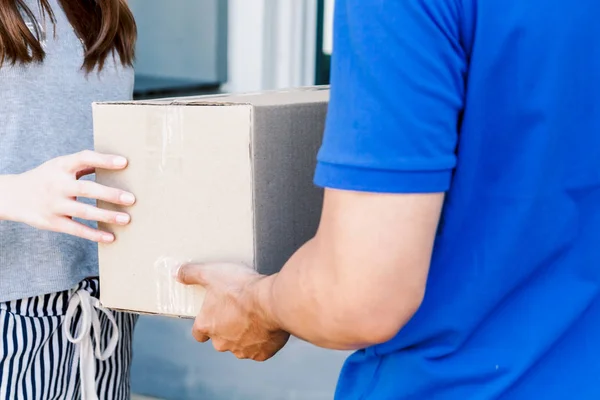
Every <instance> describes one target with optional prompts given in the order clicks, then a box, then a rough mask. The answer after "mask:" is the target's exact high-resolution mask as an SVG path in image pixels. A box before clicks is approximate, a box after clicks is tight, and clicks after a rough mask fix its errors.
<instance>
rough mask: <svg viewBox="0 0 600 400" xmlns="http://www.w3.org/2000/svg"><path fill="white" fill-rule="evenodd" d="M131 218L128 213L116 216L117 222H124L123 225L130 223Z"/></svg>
mask: <svg viewBox="0 0 600 400" xmlns="http://www.w3.org/2000/svg"><path fill="white" fill-rule="evenodd" d="M130 219H131V218H130V217H129V215H127V214H119V215H117V218H116V220H117V223H118V224H123V225H125V224H128V223H129V221H130Z"/></svg>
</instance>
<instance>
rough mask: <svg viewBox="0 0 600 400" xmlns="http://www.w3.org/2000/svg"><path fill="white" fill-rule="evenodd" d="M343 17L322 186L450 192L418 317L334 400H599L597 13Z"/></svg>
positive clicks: (447, 5) (389, 12) (345, 2)
mask: <svg viewBox="0 0 600 400" xmlns="http://www.w3.org/2000/svg"><path fill="white" fill-rule="evenodd" d="M336 7H337V10H336V27H335V30H336V34H335V46H336V50H335V51H336V52H337V53H338V54H340V55H339V56H338V57H337V59H336V56H334V64H333V75H332V80H333V82H332V83H333V85H332V102H331V109H330V117H329V121H328V128H327V129H328V134H327V135H326V139H325V143H324V146H323V149H322V151H321V155H320V167H319V168H320V171H318V173H317V177H316V181H317V183H319V184H322V185H324V186H327V185H328V184H329V186H335V185H330V183H331V182H334V181H335V182H341V181H343V182H346V183H347V185H346V186H344V185H337V186H338V187H339V188H341V189H351V190H352V189H354V190H373V191H383V192H385V191H389V192H435V191H445V190H448V194H447V198H446V203H445V207H444V212H443V217H442V221H441V223H440V227H439V235H438V238H437V240H436V244H435V249H434V253H433V260H432V264H431V270H430V274H429V280H428V285H427V294H426V296H425V300H424V303H423V305H422V306H421V309H420V310H419V311H418V312H417V314H416V315H415V317H414V318H413V319H412V321H410V322H409V324H408V325H407V326H406V327H405V328H404V329H403V330H402V331H401V332H400V333H399V334H398V335H397V337H396V338H395V339H393V340H392V341H390V342H388V343H385V344H382V345H379V346H376V347H374V348H369V349H366V350H364V351H361V352H359V353H356V354H355V355H354V356H352V357H351V358H350V359H349V361H348V363H347V364H346V366H345V368H344V371H343V373H342V376H341V379H340V385H339V389H338V396H337V397H338V398H339V399H344V400H351V399H419V400H421V399H436V400H437V399H441V400H445V399H461V400H462V399H495V398H502V399H527V400H530V399H565V398H574V399H578V400H579V399H598V398H600V385H599V384H598V383H597V379H598V377H600V302H599V301H598V289H599V287H600V245H599V244H600V23H599V21H598V20H599V18H600V2H599V1H597V0H579V1H567V0H550V1H548V0H527V1H525V0H401V1H397V0H394V1H392V0H377V1H373V2H360V1H353V0H338V1H337V4H336ZM374 29H375V30H378V33H373V30H374ZM371 40H374V41H371ZM367 42H368V43H367ZM344 55H348V56H347V57H345V56H344ZM336 82H338V83H337V84H335V83H336ZM344 82H350V83H349V84H347V85H345V84H344ZM355 82H360V83H357V84H356V85H353V84H354V83H355ZM365 82H366V83H365ZM342 113H345V114H346V115H342ZM367 114H368V115H369V116H368V117H365V115H367ZM348 132H350V133H348ZM371 134H373V135H374V134H377V135H385V140H384V141H382V143H386V145H381V144H378V145H373V144H372V143H371V144H367V145H365V142H363V141H365V140H366V139H365V138H366V137H369V135H371ZM344 141H346V144H344V143H343V142H344ZM348 141H350V142H352V143H353V145H352V146H348V145H347V142H348ZM390 143H394V144H396V145H397V146H389V144H390ZM344 146H346V147H344ZM361 146H366V147H361ZM340 149H341V150H340ZM347 149H350V150H347ZM352 151H355V153H352ZM363 155H364V156H363ZM374 160H376V161H374ZM358 169H360V171H358ZM369 171H370V172H373V173H372V174H371V175H368V177H369V178H368V179H370V182H372V187H369V185H368V184H362V183H361V184H360V187H358V186H356V187H353V182H358V180H356V181H353V179H354V178H355V177H357V176H359V175H360V176H362V177H363V178H364V177H367V175H366V173H367V172H368V173H370V172H369ZM361 174H362V175H361ZM377 174H379V175H377ZM390 174H394V177H391V175H390ZM385 179H389V186H386V184H383V183H382V182H384V183H385V182H388V181H385ZM361 182H362V181H361ZM450 182H451V183H450Z"/></svg>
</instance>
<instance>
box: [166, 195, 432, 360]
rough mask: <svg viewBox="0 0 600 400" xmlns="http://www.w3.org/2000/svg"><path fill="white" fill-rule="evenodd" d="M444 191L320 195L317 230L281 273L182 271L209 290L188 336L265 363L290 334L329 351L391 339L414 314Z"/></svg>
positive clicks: (219, 267) (216, 268)
mask: <svg viewBox="0 0 600 400" xmlns="http://www.w3.org/2000/svg"><path fill="white" fill-rule="evenodd" d="M443 199H444V195H443V194H442V193H438V194H375V193H360V192H351V191H337V190H327V191H326V195H325V201H324V208H323V214H322V217H321V223H320V227H319V230H318V232H317V234H316V235H315V237H314V238H313V239H312V240H310V241H309V242H308V243H306V244H305V245H304V246H303V247H302V248H300V249H299V250H298V251H297V252H296V254H294V255H293V256H292V257H291V258H290V260H289V261H288V262H287V263H286V265H285V266H284V267H283V269H282V270H281V272H280V273H278V274H275V275H272V276H269V277H265V276H261V275H258V274H256V273H255V272H254V271H253V270H251V269H250V268H247V267H244V266H237V265H231V264H209V265H206V264H205V265H198V264H197V265H185V266H183V267H181V268H180V269H179V271H178V273H177V277H178V279H179V280H180V281H181V282H183V283H185V284H199V285H202V286H204V287H206V289H207V294H206V299H205V303H204V305H203V307H202V310H201V312H200V314H199V315H198V317H197V318H196V323H195V325H194V331H193V334H194V337H195V338H196V339H197V340H198V341H201V342H205V341H207V340H208V339H212V342H213V345H214V346H215V348H216V349H217V350H219V351H231V352H233V353H234V354H235V355H236V356H237V357H238V358H252V359H254V360H258V361H263V360H266V359H268V358H270V357H271V356H273V355H274V354H275V353H276V352H277V351H278V350H279V349H280V348H281V347H283V346H284V345H285V343H286V342H287V339H288V333H291V334H293V335H294V336H297V337H299V338H302V339H304V340H306V341H309V342H311V343H313V344H315V345H317V346H320V347H325V348H330V349H344V350H349V349H359V348H363V347H367V346H370V345H374V344H378V343H382V342H385V341H387V340H389V339H391V338H392V337H393V336H394V335H395V334H396V333H397V332H398V331H399V330H400V329H401V328H402V327H403V326H404V325H405V324H406V322H408V321H409V320H410V318H411V317H412V316H413V314H414V313H415V312H416V310H417V309H418V308H419V306H420V304H421V301H422V299H423V295H424V292H425V285H426V281H427V274H428V270H429V263H430V258H431V252H432V248H433V242H434V238H435V233H436V230H437V225H438V221H439V217H440V212H441V208H442V203H443Z"/></svg>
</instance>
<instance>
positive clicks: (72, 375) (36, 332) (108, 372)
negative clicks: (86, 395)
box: [0, 279, 137, 400]
mask: <svg viewBox="0 0 600 400" xmlns="http://www.w3.org/2000/svg"><path fill="white" fill-rule="evenodd" d="M79 290H84V291H86V292H88V293H90V295H91V296H92V297H93V298H98V295H99V290H98V281H97V280H96V279H89V280H85V281H83V282H82V283H81V284H80V285H79V287H78V288H76V289H74V290H72V291H65V292H61V293H54V294H48V295H44V296H39V297H33V298H30V299H25V300H16V301H11V302H8V303H0V400H4V399H10V400H12V399H16V400H71V399H81V394H80V392H81V375H80V365H79V361H80V360H79V358H80V351H79V350H80V346H79V345H78V344H73V343H71V342H70V341H69V340H68V339H67V337H66V336H65V333H64V331H63V324H64V322H65V314H66V312H67V309H68V305H69V301H70V300H72V299H73V296H74V295H75V293H76V292H77V291H79ZM113 315H114V319H115V322H116V325H117V326H118V328H119V340H118V343H117V346H116V348H115V351H114V353H113V354H112V356H111V357H110V358H108V359H107V360H106V361H100V360H95V381H96V385H95V386H96V387H95V389H96V393H97V398H99V399H101V400H125V399H129V398H130V392H129V390H130V383H129V369H130V364H131V344H132V343H131V342H132V336H133V330H134V326H135V323H136V321H137V316H136V315H132V314H126V313H117V312H114V313H113ZM98 318H99V321H100V326H101V329H100V336H99V337H100V343H99V344H100V348H102V349H104V348H106V347H107V346H108V345H109V342H110V338H111V337H112V334H113V332H112V326H113V325H112V323H111V322H110V320H109V319H108V317H107V316H106V315H105V314H104V313H98ZM81 322H82V314H81V309H77V311H75V313H74V315H73V318H72V320H71V323H70V325H71V326H70V332H72V333H73V335H74V336H76V333H78V332H79V329H80V328H81ZM92 343H93V346H97V345H98V343H96V340H95V339H92ZM94 397H95V396H94ZM82 400H86V399H82Z"/></svg>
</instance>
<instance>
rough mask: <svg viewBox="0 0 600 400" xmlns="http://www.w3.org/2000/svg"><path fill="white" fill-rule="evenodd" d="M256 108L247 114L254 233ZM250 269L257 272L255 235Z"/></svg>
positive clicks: (253, 227)
mask: <svg viewBox="0 0 600 400" xmlns="http://www.w3.org/2000/svg"><path fill="white" fill-rule="evenodd" d="M255 110H256V108H255V107H250V112H249V116H248V117H249V119H250V121H249V126H250V134H249V135H250V137H249V138H248V156H249V158H248V161H249V162H250V176H251V179H252V180H251V184H252V193H251V195H252V199H251V201H252V204H251V205H252V231H253V232H256V229H257V227H258V224H257V221H256V176H255V168H254V162H253V160H254V147H253V146H252V144H253V143H254V133H255V131H256V129H255V128H256V127H255V125H254V124H255V118H254V112H255ZM252 236H253V237H252V258H253V259H252V267H253V268H254V270H255V271H258V265H257V262H258V242H257V240H256V235H252Z"/></svg>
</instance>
